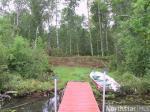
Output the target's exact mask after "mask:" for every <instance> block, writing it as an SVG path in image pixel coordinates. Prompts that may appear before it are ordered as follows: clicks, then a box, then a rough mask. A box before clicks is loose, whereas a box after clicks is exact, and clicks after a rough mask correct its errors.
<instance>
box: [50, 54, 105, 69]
mask: <svg viewBox="0 0 150 112" xmlns="http://www.w3.org/2000/svg"><path fill="white" fill-rule="evenodd" d="M106 63H107V60H105V59H100V58H98V57H85V56H83V57H50V64H52V65H54V66H60V65H62V66H81V67H94V68H102V67H105V64H106Z"/></svg>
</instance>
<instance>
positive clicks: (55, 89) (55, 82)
mask: <svg viewBox="0 0 150 112" xmlns="http://www.w3.org/2000/svg"><path fill="white" fill-rule="evenodd" d="M54 84H55V88H54V91H55V112H57V78H55V79H54Z"/></svg>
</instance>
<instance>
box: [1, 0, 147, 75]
mask: <svg viewBox="0 0 150 112" xmlns="http://www.w3.org/2000/svg"><path fill="white" fill-rule="evenodd" d="M63 2H64V4H65V7H64V8H63V9H62V10H61V11H60V10H59V9H58V7H59V5H58V4H59V3H60V1H59V0H1V1H0V6H1V8H0V14H1V17H0V25H1V26H0V28H1V29H0V40H1V43H2V44H3V45H4V46H5V47H9V46H11V44H12V42H13V40H14V39H15V37H16V36H22V38H23V39H25V40H27V41H28V43H29V46H30V48H31V49H38V47H39V46H40V47H41V48H43V49H44V50H45V51H46V52H47V53H48V54H49V55H52V56H74V55H78V56H84V55H91V56H101V57H108V58H109V59H111V60H112V61H111V63H110V64H111V68H112V69H119V70H121V71H130V72H131V73H133V74H135V75H136V76H141V77H143V76H144V75H145V74H149V67H150V53H149V49H150V30H149V29H150V22H149V20H150V2H149V0H94V1H92V2H89V1H87V4H86V5H87V9H88V12H87V13H88V17H86V16H84V15H83V16H79V15H77V13H76V11H75V10H76V8H77V7H78V6H79V4H80V2H81V1H80V0H65V1H63ZM60 15H61V16H60ZM54 23H55V24H54ZM112 23H113V24H112Z"/></svg>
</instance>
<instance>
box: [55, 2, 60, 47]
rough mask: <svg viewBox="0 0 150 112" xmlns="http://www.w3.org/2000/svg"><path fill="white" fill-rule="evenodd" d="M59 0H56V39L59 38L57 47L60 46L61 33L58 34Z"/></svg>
mask: <svg viewBox="0 0 150 112" xmlns="http://www.w3.org/2000/svg"><path fill="white" fill-rule="evenodd" d="M57 2H58V1H57V0H56V40H57V48H59V47H60V46H59V35H58V17H57V16H58V10H57V8H58V7H57Z"/></svg>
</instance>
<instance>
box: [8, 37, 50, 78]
mask: <svg viewBox="0 0 150 112" xmlns="http://www.w3.org/2000/svg"><path fill="white" fill-rule="evenodd" d="M8 67H9V70H11V71H17V72H18V73H20V74H21V75H22V76H23V77H25V78H38V76H39V75H42V74H43V73H44V72H46V70H47V69H48V68H49V65H48V57H47V55H46V54H45V52H44V51H43V49H31V48H30V46H29V44H28V41H27V40H25V39H23V38H22V37H16V38H15V40H14V43H13V45H12V48H11V49H10V55H9V59H8Z"/></svg>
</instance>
